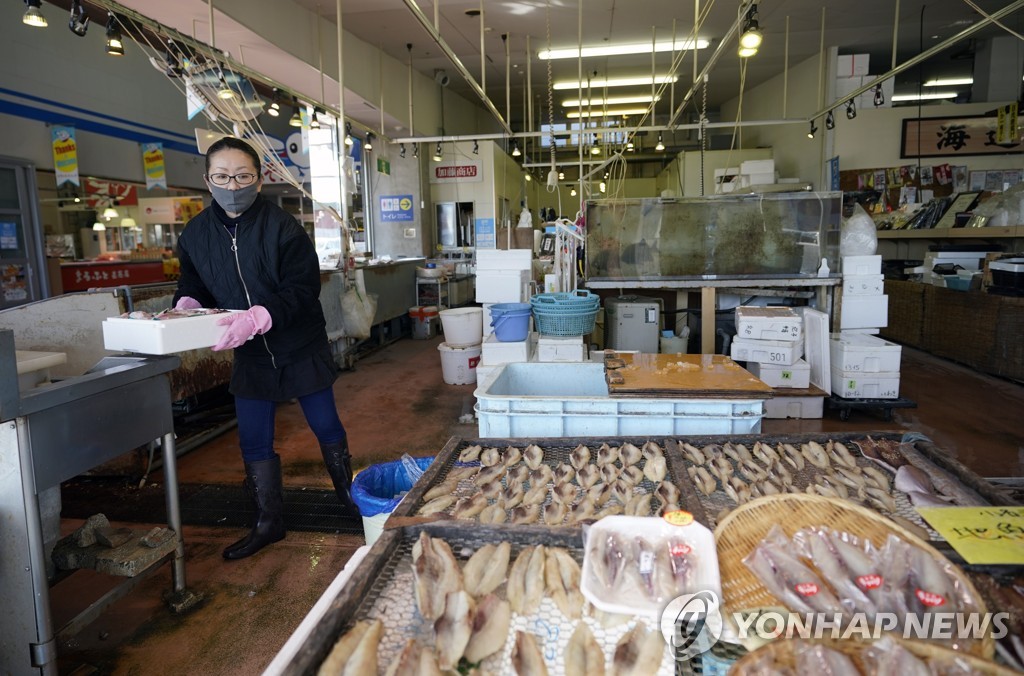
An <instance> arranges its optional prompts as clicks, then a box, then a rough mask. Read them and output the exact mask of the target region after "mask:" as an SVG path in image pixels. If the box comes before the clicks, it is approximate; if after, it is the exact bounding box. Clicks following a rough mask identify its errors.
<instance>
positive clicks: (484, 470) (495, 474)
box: [473, 465, 505, 486]
mask: <svg viewBox="0 0 1024 676" xmlns="http://www.w3.org/2000/svg"><path fill="white" fill-rule="evenodd" d="M503 474H505V466H504V465H491V466H490V467H481V468H480V471H479V472H477V473H476V476H475V477H473V483H475V484H476V485H477V486H483V485H484V484H486V483H490V482H491V481H494V480H495V479H499V478H501V476H502V475H503Z"/></svg>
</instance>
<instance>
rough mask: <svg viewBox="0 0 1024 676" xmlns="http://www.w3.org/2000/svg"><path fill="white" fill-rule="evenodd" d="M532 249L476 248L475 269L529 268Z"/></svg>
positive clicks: (531, 264)
mask: <svg viewBox="0 0 1024 676" xmlns="http://www.w3.org/2000/svg"><path fill="white" fill-rule="evenodd" d="M532 267H533V251H531V250H530V249H477V251H476V270H477V274H479V273H480V271H481V270H530V269H531V268H532Z"/></svg>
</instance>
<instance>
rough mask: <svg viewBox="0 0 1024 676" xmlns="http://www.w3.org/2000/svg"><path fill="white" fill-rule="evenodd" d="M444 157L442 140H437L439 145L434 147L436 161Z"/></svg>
mask: <svg viewBox="0 0 1024 676" xmlns="http://www.w3.org/2000/svg"><path fill="white" fill-rule="evenodd" d="M443 159H444V152H443V151H442V150H441V142H440V141H438V142H437V147H436V148H434V161H435V162H440V161H441V160H443Z"/></svg>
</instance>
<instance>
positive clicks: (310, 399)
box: [235, 387, 345, 462]
mask: <svg viewBox="0 0 1024 676" xmlns="http://www.w3.org/2000/svg"><path fill="white" fill-rule="evenodd" d="M299 405H300V406H302V413H303V414H304V415H305V416H306V422H307V423H309V428H310V429H311V430H313V434H315V435H316V438H317V441H319V442H320V445H325V444H336V443H338V442H341V441H343V440H344V439H345V428H344V426H342V424H341V419H340V418H339V417H338V409H337V408H336V407H335V403H334V390H333V389H332V388H330V387H328V388H326V389H323V390H320V391H319V392H314V393H313V394H307V395H306V396H304V397H299ZM276 411H277V402H275V401H266V400H264V399H246V398H245V397H235V415H236V416H237V418H238V444H239V446H241V447H242V459H243V460H244V461H245V462H256V461H258V460H269V459H270V458H273V457H274V413H275V412H276Z"/></svg>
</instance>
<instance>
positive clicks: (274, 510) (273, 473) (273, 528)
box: [224, 455, 285, 559]
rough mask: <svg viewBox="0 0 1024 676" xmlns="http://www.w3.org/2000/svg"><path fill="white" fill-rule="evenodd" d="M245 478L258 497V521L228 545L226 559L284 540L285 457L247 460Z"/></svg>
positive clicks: (250, 552) (244, 555) (245, 554)
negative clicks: (282, 470)
mask: <svg viewBox="0 0 1024 676" xmlns="http://www.w3.org/2000/svg"><path fill="white" fill-rule="evenodd" d="M245 480H246V483H247V484H248V487H249V488H250V489H251V490H252V494H253V496H254V497H255V501H256V524H255V525H254V526H253V527H252V531H251V532H250V533H249V534H248V535H246V536H245V537H244V538H242V539H241V540H239V541H238V542H236V543H235V544H233V545H230V546H228V547H227V548H225V549H224V558H225V559H244V558H245V557H247V556H252V555H253V554H255V553H256V552H258V551H259V550H261V549H263V548H264V547H266V546H267V545H269V544H271V543H272V542H277V541H278V540H283V539H284V535H285V530H284V504H283V503H284V499H283V487H282V486H281V458H280V457H279V456H276V455H275V456H274V457H273V458H271V459H269V460H258V461H256V462H247V463H245Z"/></svg>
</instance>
